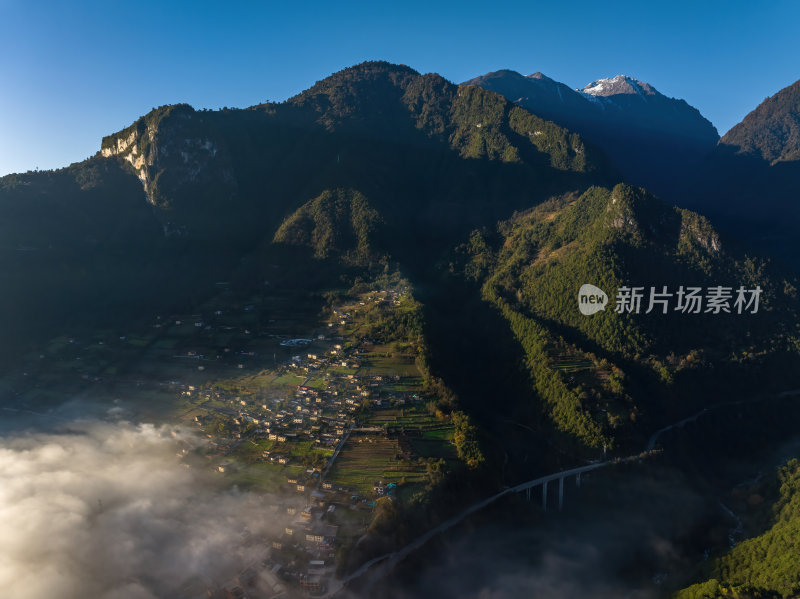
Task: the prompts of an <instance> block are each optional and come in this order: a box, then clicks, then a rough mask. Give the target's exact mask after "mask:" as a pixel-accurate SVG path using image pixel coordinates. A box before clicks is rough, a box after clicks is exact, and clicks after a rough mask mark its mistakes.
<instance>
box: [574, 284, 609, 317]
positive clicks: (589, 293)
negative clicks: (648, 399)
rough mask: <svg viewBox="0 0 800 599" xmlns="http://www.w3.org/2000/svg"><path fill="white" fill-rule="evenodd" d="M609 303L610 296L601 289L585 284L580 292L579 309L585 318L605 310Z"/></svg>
mask: <svg viewBox="0 0 800 599" xmlns="http://www.w3.org/2000/svg"><path fill="white" fill-rule="evenodd" d="M607 303H608V295H606V292H605V291H603V290H602V289H600V288H599V287H595V286H594V285H590V284H589V283H585V284H584V285H581V288H580V289H579V290H578V309H579V310H580V311H581V314H583V315H584V316H591V315H592V314H596V313H597V312H600V311H601V310H605V309H606V304H607Z"/></svg>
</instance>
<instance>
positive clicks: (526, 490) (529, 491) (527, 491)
mask: <svg viewBox="0 0 800 599" xmlns="http://www.w3.org/2000/svg"><path fill="white" fill-rule="evenodd" d="M525 499H527V500H528V501H530V500H531V488H530V487H528V488H527V489H525Z"/></svg>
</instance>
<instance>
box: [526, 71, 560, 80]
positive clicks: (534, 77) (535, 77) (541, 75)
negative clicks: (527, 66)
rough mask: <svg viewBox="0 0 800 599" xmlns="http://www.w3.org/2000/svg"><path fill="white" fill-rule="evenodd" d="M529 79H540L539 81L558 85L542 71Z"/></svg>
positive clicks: (529, 76)
mask: <svg viewBox="0 0 800 599" xmlns="http://www.w3.org/2000/svg"><path fill="white" fill-rule="evenodd" d="M527 78H528V79H538V80H539V81H549V82H551V83H556V81H555V80H554V79H551V78H550V77H548V76H547V75H545V74H544V73H542V72H541V71H536V72H535V73H533V74H531V75H528V77H527Z"/></svg>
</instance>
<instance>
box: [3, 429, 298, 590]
mask: <svg viewBox="0 0 800 599" xmlns="http://www.w3.org/2000/svg"><path fill="white" fill-rule="evenodd" d="M199 442H200V441H199V439H198V438H197V437H196V436H193V435H192V434H191V433H188V432H185V431H181V430H180V429H175V428H174V427H170V428H168V427H155V426H153V425H148V424H139V425H134V424H130V423H127V422H124V421H119V422H109V421H103V420H76V421H73V422H70V423H69V424H66V423H61V424H60V426H57V427H56V429H55V430H52V431H50V432H30V431H29V432H22V433H19V432H18V433H10V432H8V431H7V430H6V431H5V432H4V433H3V436H2V437H0V596H2V597H4V598H6V599H44V598H48V599H55V598H58V599H72V598H76V599H77V598H80V599H86V598H91V599H156V598H158V599H161V598H164V597H173V596H181V595H183V594H185V593H187V592H188V593H189V594H190V595H194V594H195V593H194V591H192V590H191V589H195V588H196V589H197V590H199V591H200V592H201V593H203V594H198V595H195V596H204V592H203V589H204V588H205V586H206V585H212V584H214V585H216V584H220V585H221V584H224V583H226V581H228V580H230V579H231V578H232V577H234V576H235V575H236V574H237V573H238V572H239V571H241V570H242V569H243V568H246V567H248V566H250V565H256V564H258V562H259V561H260V560H261V559H262V557H263V555H264V552H265V546H266V539H267V538H268V537H269V536H270V534H271V533H273V532H275V531H276V530H279V529H282V526H283V525H284V523H283V521H282V517H281V516H278V515H277V513H276V512H275V511H274V510H270V509H268V508H269V503H270V502H269V501H268V499H267V498H265V497H264V496H263V495H258V494H253V493H247V492H238V491H236V490H230V489H226V488H223V487H222V486H221V485H220V482H219V477H215V476H214V474H213V472H212V471H211V468H196V467H189V466H188V465H187V464H185V463H184V460H183V459H181V458H180V457H179V455H178V454H180V453H182V452H181V450H187V452H188V453H189V454H191V451H190V450H191V447H192V446H195V445H196V444H197V443H199ZM179 591H180V592H179Z"/></svg>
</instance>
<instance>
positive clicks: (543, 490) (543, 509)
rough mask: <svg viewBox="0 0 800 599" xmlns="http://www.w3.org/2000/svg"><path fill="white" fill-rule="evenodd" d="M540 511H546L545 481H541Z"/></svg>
mask: <svg viewBox="0 0 800 599" xmlns="http://www.w3.org/2000/svg"><path fill="white" fill-rule="evenodd" d="M542 511H543V512H546V511H547V481H544V482H543V483H542Z"/></svg>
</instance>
